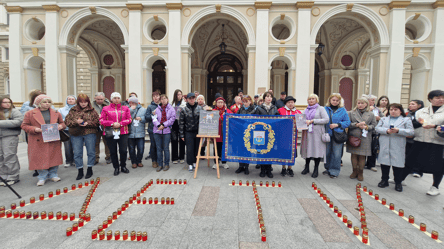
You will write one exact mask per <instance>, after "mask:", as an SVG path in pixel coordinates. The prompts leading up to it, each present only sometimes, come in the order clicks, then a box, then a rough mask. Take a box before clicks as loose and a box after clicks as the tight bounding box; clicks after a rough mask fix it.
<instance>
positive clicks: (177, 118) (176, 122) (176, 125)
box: [171, 100, 187, 132]
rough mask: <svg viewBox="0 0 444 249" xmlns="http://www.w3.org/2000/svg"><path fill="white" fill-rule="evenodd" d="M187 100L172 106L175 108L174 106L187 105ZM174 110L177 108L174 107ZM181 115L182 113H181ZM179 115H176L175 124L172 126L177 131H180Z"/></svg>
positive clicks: (182, 106)
mask: <svg viewBox="0 0 444 249" xmlns="http://www.w3.org/2000/svg"><path fill="white" fill-rule="evenodd" d="M186 104H187V103H186V102H185V101H183V100H182V101H180V103H177V104H174V105H173V104H172V105H171V106H172V107H173V108H174V107H177V106H178V107H181V108H184V107H185V106H186ZM174 110H176V109H174ZM179 116H180V115H179ZM179 116H178V115H176V120H174V124H173V126H172V129H173V131H176V132H179Z"/></svg>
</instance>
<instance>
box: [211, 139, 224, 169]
mask: <svg viewBox="0 0 444 249" xmlns="http://www.w3.org/2000/svg"><path fill="white" fill-rule="evenodd" d="M222 143H223V142H216V146H215V147H213V148H214V149H215V150H216V149H217V156H218V157H219V159H220V160H222ZM214 155H216V152H215V151H214ZM226 162H227V161H222V164H225V163H226ZM214 163H216V159H214Z"/></svg>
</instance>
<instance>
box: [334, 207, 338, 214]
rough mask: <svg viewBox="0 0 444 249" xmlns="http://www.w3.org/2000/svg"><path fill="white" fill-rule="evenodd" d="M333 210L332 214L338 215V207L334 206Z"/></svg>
mask: <svg viewBox="0 0 444 249" xmlns="http://www.w3.org/2000/svg"><path fill="white" fill-rule="evenodd" d="M333 210H334V212H335V213H336V214H337V213H338V207H337V206H335V207H334V208H333Z"/></svg>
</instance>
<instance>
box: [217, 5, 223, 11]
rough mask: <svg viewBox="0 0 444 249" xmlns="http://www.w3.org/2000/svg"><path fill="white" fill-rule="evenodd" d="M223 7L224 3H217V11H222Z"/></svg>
mask: <svg viewBox="0 0 444 249" xmlns="http://www.w3.org/2000/svg"><path fill="white" fill-rule="evenodd" d="M221 8H222V4H216V12H220V9H221Z"/></svg>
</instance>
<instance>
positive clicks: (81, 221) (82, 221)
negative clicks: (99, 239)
mask: <svg viewBox="0 0 444 249" xmlns="http://www.w3.org/2000/svg"><path fill="white" fill-rule="evenodd" d="M84 224H85V221H84V220H83V219H79V227H83V225H84Z"/></svg>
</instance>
